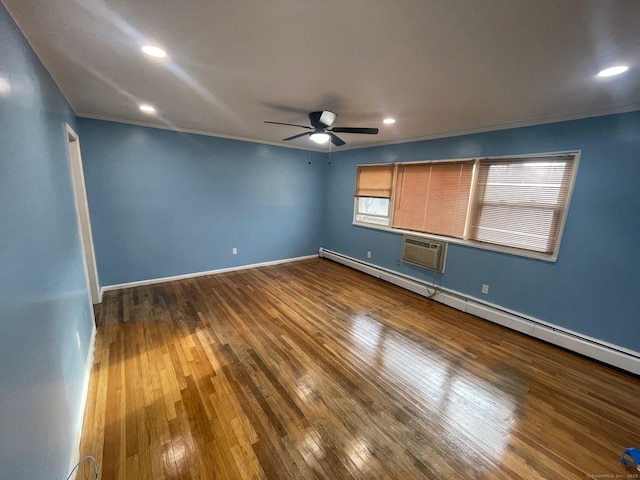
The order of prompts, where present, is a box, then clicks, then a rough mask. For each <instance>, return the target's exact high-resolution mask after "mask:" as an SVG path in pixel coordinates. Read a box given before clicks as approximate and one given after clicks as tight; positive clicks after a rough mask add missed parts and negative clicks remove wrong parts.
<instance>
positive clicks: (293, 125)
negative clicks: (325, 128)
mask: <svg viewBox="0 0 640 480" xmlns="http://www.w3.org/2000/svg"><path fill="white" fill-rule="evenodd" d="M263 123H272V124H273V125H289V126H290V127H300V128H306V129H307V130H313V128H311V127H309V126H308V125H297V124H295V123H283V122H270V121H269V120H265V121H264V122H263Z"/></svg>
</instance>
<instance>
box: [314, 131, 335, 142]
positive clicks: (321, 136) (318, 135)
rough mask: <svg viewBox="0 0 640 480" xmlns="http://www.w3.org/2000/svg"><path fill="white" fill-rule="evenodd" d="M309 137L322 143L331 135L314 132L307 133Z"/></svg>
mask: <svg viewBox="0 0 640 480" xmlns="http://www.w3.org/2000/svg"><path fill="white" fill-rule="evenodd" d="M309 138H310V139H311V140H313V141H314V142H316V143H319V144H323V143H327V142H328V141H329V140H330V139H331V136H330V135H329V134H328V133H324V132H315V133H312V134H311V135H309Z"/></svg>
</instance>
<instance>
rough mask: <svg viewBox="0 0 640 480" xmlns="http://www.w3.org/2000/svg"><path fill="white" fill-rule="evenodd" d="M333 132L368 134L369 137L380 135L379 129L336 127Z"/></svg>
mask: <svg viewBox="0 0 640 480" xmlns="http://www.w3.org/2000/svg"><path fill="white" fill-rule="evenodd" d="M331 131H332V132H338V133H366V134H367V135H376V134H377V133H378V129H377V128H360V127H334V128H332V129H331Z"/></svg>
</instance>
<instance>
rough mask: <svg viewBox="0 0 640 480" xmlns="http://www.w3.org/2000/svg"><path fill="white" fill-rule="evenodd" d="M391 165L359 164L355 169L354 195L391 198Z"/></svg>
mask: <svg viewBox="0 0 640 480" xmlns="http://www.w3.org/2000/svg"><path fill="white" fill-rule="evenodd" d="M392 183H393V165H360V166H358V167H357V171H356V197H374V198H391V187H392Z"/></svg>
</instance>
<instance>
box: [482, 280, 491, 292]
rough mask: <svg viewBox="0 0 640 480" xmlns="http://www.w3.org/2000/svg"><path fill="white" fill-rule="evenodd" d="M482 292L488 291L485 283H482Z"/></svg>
mask: <svg viewBox="0 0 640 480" xmlns="http://www.w3.org/2000/svg"><path fill="white" fill-rule="evenodd" d="M482 293H484V294H487V293H489V285H487V284H486V283H484V284H482Z"/></svg>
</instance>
